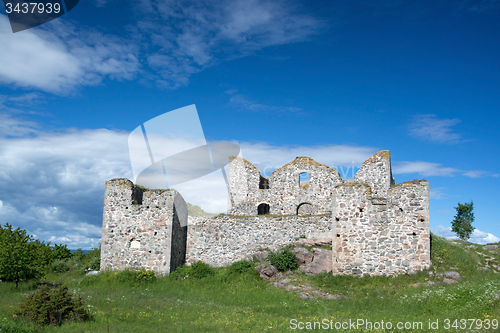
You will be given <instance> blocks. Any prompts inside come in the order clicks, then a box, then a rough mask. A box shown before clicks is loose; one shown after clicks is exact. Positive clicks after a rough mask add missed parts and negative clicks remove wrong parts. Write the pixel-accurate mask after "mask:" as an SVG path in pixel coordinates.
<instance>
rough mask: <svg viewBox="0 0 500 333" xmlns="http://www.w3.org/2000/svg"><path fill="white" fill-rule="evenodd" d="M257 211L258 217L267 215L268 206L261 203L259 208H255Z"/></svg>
mask: <svg viewBox="0 0 500 333" xmlns="http://www.w3.org/2000/svg"><path fill="white" fill-rule="evenodd" d="M257 211H258V214H259V215H266V214H269V205H268V204H266V203H261V204H260V205H259V207H257Z"/></svg>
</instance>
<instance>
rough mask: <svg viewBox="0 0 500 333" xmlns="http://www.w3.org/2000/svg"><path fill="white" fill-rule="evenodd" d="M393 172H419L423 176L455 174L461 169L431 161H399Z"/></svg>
mask: <svg viewBox="0 0 500 333" xmlns="http://www.w3.org/2000/svg"><path fill="white" fill-rule="evenodd" d="M392 172H393V173H394V174H396V175H397V174H405V173H418V174H419V175H421V176H424V177H427V176H454V175H455V174H456V173H457V172H460V170H459V169H455V168H449V167H443V165H442V164H440V163H431V162H423V161H416V162H399V163H396V164H395V165H394V166H393V168H392Z"/></svg>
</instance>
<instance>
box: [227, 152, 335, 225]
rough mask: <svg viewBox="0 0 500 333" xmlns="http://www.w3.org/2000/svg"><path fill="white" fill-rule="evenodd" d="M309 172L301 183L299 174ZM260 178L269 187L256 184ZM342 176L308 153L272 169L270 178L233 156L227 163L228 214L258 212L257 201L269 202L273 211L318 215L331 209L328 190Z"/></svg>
mask: <svg viewBox="0 0 500 333" xmlns="http://www.w3.org/2000/svg"><path fill="white" fill-rule="evenodd" d="M301 173H309V174H310V181H309V182H308V183H305V184H300V181H299V179H300V174H301ZM262 182H264V183H266V184H268V186H267V187H268V188H266V189H264V188H259V184H261V183H262ZM341 182H342V179H341V177H340V174H339V173H338V172H337V170H334V169H332V168H330V167H328V166H326V165H323V164H320V163H318V162H316V161H315V160H313V159H312V158H309V157H297V158H296V159H295V160H293V161H292V162H290V163H288V164H286V165H285V166H283V167H281V168H279V169H277V170H276V171H274V172H273V173H272V174H271V175H270V176H269V179H265V178H263V177H261V175H260V172H259V170H258V169H257V168H256V167H255V166H253V165H252V164H251V163H250V162H248V161H247V160H245V159H243V158H240V157H232V158H231V160H230V163H229V193H230V196H229V197H230V199H229V200H230V204H229V207H228V214H231V215H242V216H251V215H257V214H258V210H257V208H258V206H259V205H260V204H263V203H264V204H268V205H269V214H272V215H294V214H297V213H299V214H301V215H318V214H324V213H328V212H330V211H331V194H332V189H333V187H334V186H335V185H337V184H340V183H341Z"/></svg>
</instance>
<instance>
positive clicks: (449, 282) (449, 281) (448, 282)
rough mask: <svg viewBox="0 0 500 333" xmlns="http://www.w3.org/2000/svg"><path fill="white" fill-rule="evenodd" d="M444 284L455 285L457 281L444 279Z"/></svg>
mask: <svg viewBox="0 0 500 333" xmlns="http://www.w3.org/2000/svg"><path fill="white" fill-rule="evenodd" d="M443 282H444V283H447V284H454V283H457V280H454V279H447V278H444V279H443Z"/></svg>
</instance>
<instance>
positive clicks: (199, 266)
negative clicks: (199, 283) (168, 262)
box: [170, 261, 215, 280]
mask: <svg viewBox="0 0 500 333" xmlns="http://www.w3.org/2000/svg"><path fill="white" fill-rule="evenodd" d="M214 274H215V270H214V269H213V268H212V267H210V266H208V265H207V264H205V263H204V262H201V261H197V262H195V263H193V264H192V265H191V266H186V265H182V266H179V267H177V268H176V269H175V271H173V272H172V273H171V274H170V276H171V277H172V278H174V279H179V280H184V279H185V278H187V277H192V278H195V279H202V278H205V277H209V276H212V275H214Z"/></svg>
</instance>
